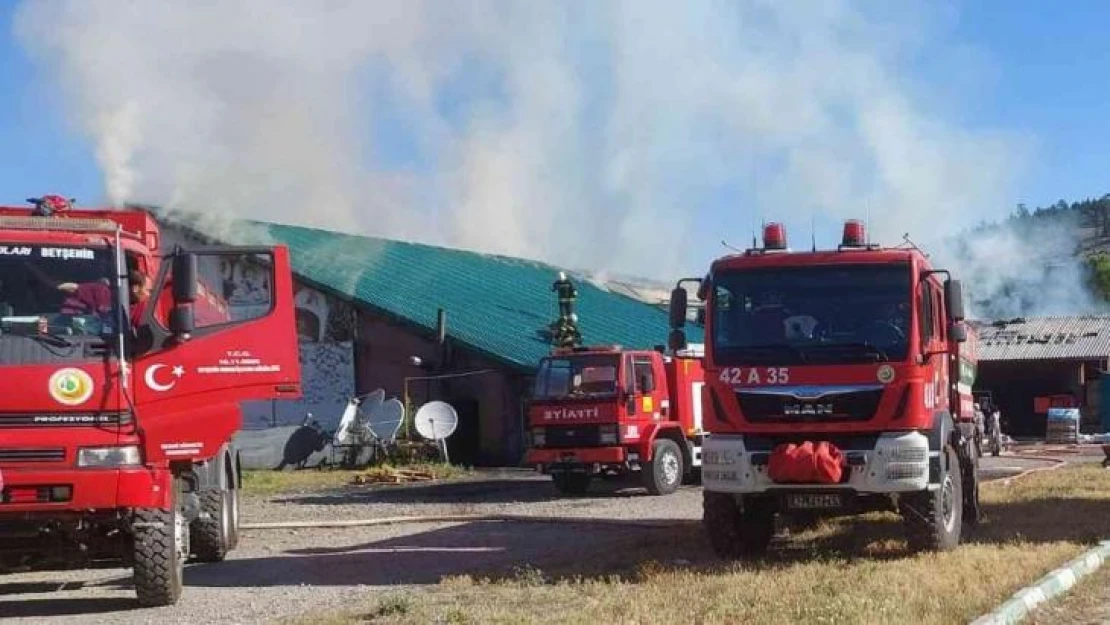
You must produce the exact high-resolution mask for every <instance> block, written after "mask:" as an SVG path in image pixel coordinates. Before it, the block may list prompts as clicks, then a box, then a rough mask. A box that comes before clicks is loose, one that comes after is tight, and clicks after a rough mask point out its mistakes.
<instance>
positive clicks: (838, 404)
mask: <svg viewBox="0 0 1110 625" xmlns="http://www.w3.org/2000/svg"><path fill="white" fill-rule="evenodd" d="M942 276H943V277H944V278H945V279H944V280H941V277H942ZM684 281H685V280H684ZM684 281H680V284H679V287H680V288H676V289H675V290H674V292H673V294H672V299H671V326H672V328H673V329H672V332H671V338H670V341H669V342H670V344H671V347H672V348H677V347H681V346H682V345H683V344H684V343H685V341H686V339H685V333H684V331H683V329H682V328H683V326H684V324H685V319H686V307H687V296H686V291H685V290H684V289H682V288H681V282H684ZM695 281H696V282H700V286H699V289H698V298H699V299H701V300H703V301H704V302H705V306H706V331H705V336H706V339H705V341H706V343H705V359H704V364H705V370H706V377H705V380H706V384H705V387H704V389H703V391H702V393H703V405H704V406H705V407H706V411H705V428H706V430H707V431H708V432H709V435H708V437H707V438H706V441H705V444H704V445H703V455H702V462H703V467H702V482H703V484H704V491H705V492H704V517H703V523H704V526H705V529H706V531H707V534H708V537H709V540H710V542H711V543H712V545H713V547H714V549H715V550H716V551H717V552H718V553H719V554H721V555H723V556H728V557H735V556H740V555H744V554H753V553H758V552H761V551H763V550H764V549H766V547H767V546H768V543H769V542H770V539H771V538H772V535H773V531H774V525H775V518H776V515H783V516H784V517H786V518H790V517H795V518H812V517H813V516H815V515H821V514H828V513H838V514H844V513H851V512H862V511H865V510H869V509H876V508H879V509H888V510H889V509H893V510H896V511H898V512H900V513H901V516H902V518H903V519H904V523H905V525H906V528H907V533H908V538H909V543H910V546H911V548H916V549H932V550H946V549H951V548H954V547H955V546H956V545H957V544H958V543H959V540H960V535H961V526H962V525H963V524H964V523H968V524H974V523H976V522H977V521H978V518H979V486H978V478H977V476H976V467H977V462H978V456H977V455H976V454H974V453H973V449H974V440H973V439H974V428H975V424H974V408H973V400H972V395H971V386H972V384H973V382H974V379H975V359H976V355H975V351H974V336H971V335H969V329H968V328H967V326H965V325H964V323H963V319H964V312H963V302H962V295H961V287H960V282H959V281H957V280H955V279H952V277H951V276H950V275H949V274H948V272H947V271H944V270H938V269H933V268H932V267H931V266H930V264H929V261H928V259H927V257H926V256H925V254H923V253H922V252H921V251H920V250H918V249H917V248H916V247H915V246H913V245H912V244H908V243H907V244H906V245H905V246H902V247H898V248H885V249H884V248H880V247H879V246H877V245H872V244H871V243H870V242H869V241H868V240H867V238H866V235H865V230H864V226H863V224H862V223H861V222H859V221H849V222H847V224H846V225H845V228H844V235H843V240H842V245H840V246H839V247H838V249H837V250H835V251H813V252H800V253H795V252H790V251H789V249H788V248H787V246H786V238H785V232H784V230H783V228H782V226H781V224H777V223H776V224H769V225H767V226H766V227H765V230H764V238H763V247H762V248H759V249H752V250H748V251H747V252H745V253H741V254H735V255H729V256H725V257H723V258H719V259H717V260H716V261H715V262H713V263H712V266H711V268H710V270H709V273H708V275H707V276H706V277H705V278H704V279H700V280H698V279H695Z"/></svg>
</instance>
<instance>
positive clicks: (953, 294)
mask: <svg viewBox="0 0 1110 625" xmlns="http://www.w3.org/2000/svg"><path fill="white" fill-rule="evenodd" d="M944 301H945V303H946V304H947V305H946V309H947V310H948V321H950V322H953V323H955V322H958V321H963V320H964V289H963V285H962V284H961V283H960V281H959V280H951V279H950V280H948V281H947V282H945V283H944Z"/></svg>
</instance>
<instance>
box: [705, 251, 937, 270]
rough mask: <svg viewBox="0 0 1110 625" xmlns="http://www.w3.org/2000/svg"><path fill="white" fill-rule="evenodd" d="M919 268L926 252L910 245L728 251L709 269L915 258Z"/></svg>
mask: <svg viewBox="0 0 1110 625" xmlns="http://www.w3.org/2000/svg"><path fill="white" fill-rule="evenodd" d="M915 260H916V262H917V265H918V266H919V267H922V268H928V261H927V260H926V258H925V256H924V255H923V254H922V253H921V252H919V251H917V250H912V249H869V250H868V249H852V250H844V251H840V252H838V251H828V250H826V251H817V252H767V253H754V254H731V255H729V256H723V257H721V258H718V259H717V260H716V261H714V262H713V266H712V269H711V271H714V272H716V271H720V270H727V269H740V268H753V267H802V266H806V267H811V266H814V265H841V264H846V263H853V264H875V265H882V264H892V263H900V262H902V263H909V262H913V261H915Z"/></svg>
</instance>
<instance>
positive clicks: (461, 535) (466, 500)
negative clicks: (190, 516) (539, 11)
mask: <svg viewBox="0 0 1110 625" xmlns="http://www.w3.org/2000/svg"><path fill="white" fill-rule="evenodd" d="M1039 464H1043V462H1038V461H1036V460H1032V459H1024V458H1017V457H1012V456H1011V457H1006V456H1004V457H1001V458H984V461H983V470H984V477H985V478H987V479H991V478H998V477H1005V476H1007V475H1013V474H1015V473H1017V472H1020V471H1021V470H1024V469H1026V468H1029V467H1031V466H1036V465H1039ZM488 513H497V514H522V515H535V516H561V517H573V518H580V519H582V522H580V523H572V524H550V523H535V524H531V523H500V522H467V523H439V524H405V525H394V526H380V527H363V528H344V529H317V530H309V529H297V530H252V531H246V532H245V533H244V536H243V540H242V542H241V544H240V547H239V549H237V550H236V551H235V552H234V553H233V554H232V555H231V556H230V557H229V559H228V560H227V561H225V562H222V563H219V564H198V565H191V566H189V567H188V568H187V569H186V579H185V582H186V589H185V593H184V595H183V597H182V599H181V601H180V603H179V604H178V605H176V606H172V607H169V608H161V609H151V610H140V609H136V607H135V604H134V597H133V594H132V589H131V582H130V572H129V571H126V570H122V569H101V570H84V571H67V572H35V573H21V574H14V575H6V576H0V618H4V619H5V622H16V623H40V622H41V623H118V624H121V625H123V624H128V623H157V624H158V625H169V624H172V623H190V624H191V623H217V622H218V623H256V622H268V621H272V620H274V619H277V618H280V617H286V616H293V615H297V614H303V613H306V612H316V611H320V610H330V609H341V608H344V607H346V606H349V605H352V604H354V605H359V604H361V603H362V602H363V601H365V597H366V593H367V591H368V590H369V589H383V590H384V589H390V588H393V589H399V588H409V589H412V588H421V587H427V586H429V585H434V584H437V583H438V582H439V581H440V579H441V578H442V577H443V576H446V575H463V574H474V575H506V574H508V575H512V574H513V571H514V570H515V569H516V567H519V566H522V565H526V564H530V565H533V566H535V567H537V568H539V569H541V570H543V571H545V572H565V573H573V574H590V573H603V572H609V571H613V570H628V569H630V568H635V567H636V566H637V565H638V564H640V563H642V562H644V561H646V560H650V559H660V560H663V561H675V560H676V559H681V560H694V561H697V560H702V559H706V558H709V557H710V555H709V553H708V551H707V549H706V547H705V545H704V544H703V543H704V541H703V540H702V536H701V532H700V527H699V526H698V522H699V520H700V518H701V489H700V488H697V487H684V488H682V489H681V490H680V491H679V492H677V493H675V494H674V495H671V496H668V497H650V496H646V495H644V494H643V493H642V491H637V490H630V489H625V490H621V489H620V487H619V486H618V485H616V484H599V485H597V487H595V488H593V489H592V492H591V493H590V494H588V495H586V496H584V497H571V498H563V497H560V496H559V495H558V494H557V493H556V491H555V489H554V487H553V486H552V485H551V484H550V480H549V479H547V478H544V477H542V476H537V475H536V474H534V473H532V472H530V471H501V472H490V473H483V474H482V476H481V477H480V478H479V479H475V480H468V481H466V482H462V483H449V484H437V485H424V484H418V485H411V486H401V487H388V488H384V489H383V488H366V487H351V488H347V489H341V490H336V491H328V492H316V493H300V494H292V495H279V496H275V497H270V498H266V499H263V498H253V497H251V498H244V501H243V502H242V518H243V521H244V522H246V523H257V522H271V521H298V520H303V521H317V520H334V519H366V518H382V517H392V516H407V515H437V514H488ZM589 518H600V519H625V520H661V521H668V522H669V523H667V524H666V526H664V527H643V526H635V525H623V526H622V525H611V524H610V525H600V524H594V525H591V524H590V523H589Z"/></svg>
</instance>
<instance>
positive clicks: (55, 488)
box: [0, 467, 172, 519]
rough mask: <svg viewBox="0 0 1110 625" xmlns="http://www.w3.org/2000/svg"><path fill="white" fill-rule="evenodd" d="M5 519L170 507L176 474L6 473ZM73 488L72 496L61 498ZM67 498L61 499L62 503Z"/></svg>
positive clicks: (0, 502)
mask: <svg viewBox="0 0 1110 625" xmlns="http://www.w3.org/2000/svg"><path fill="white" fill-rule="evenodd" d="M2 471H3V473H2V477H3V483H4V488H3V491H0V492H2V493H3V498H2V499H0V519H2V518H4V517H5V516H9V515H19V516H23V515H26V514H28V513H42V512H45V513H51V512H66V511H71V512H86V511H91V510H112V509H120V508H161V509H163V510H167V509H169V506H170V491H171V486H172V475H171V474H170V472H169V471H168V470H164V469H147V468H143V467H135V468H126V469H33V468H18V469H17V468H11V469H2ZM67 489H68V497H64V498H63V497H58V496H57V495H58V494H59V493H61V494H64V493H65V492H66V490H67ZM59 499H61V500H59Z"/></svg>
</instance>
